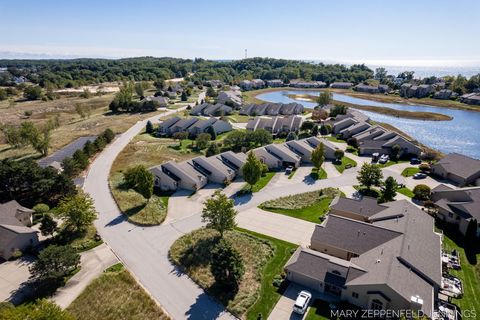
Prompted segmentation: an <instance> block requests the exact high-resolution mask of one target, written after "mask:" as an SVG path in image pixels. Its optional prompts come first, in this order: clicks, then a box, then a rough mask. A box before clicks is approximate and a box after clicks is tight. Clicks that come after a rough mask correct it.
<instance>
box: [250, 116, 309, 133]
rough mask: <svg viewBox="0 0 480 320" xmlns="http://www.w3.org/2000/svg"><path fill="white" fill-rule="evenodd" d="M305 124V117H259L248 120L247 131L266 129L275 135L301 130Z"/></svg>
mask: <svg viewBox="0 0 480 320" xmlns="http://www.w3.org/2000/svg"><path fill="white" fill-rule="evenodd" d="M302 123H303V117H300V116H287V117H281V116H276V117H271V118H270V117H264V116H258V117H255V118H253V119H250V120H248V123H247V126H246V129H247V130H252V131H253V130H258V129H265V130H267V131H269V132H271V133H273V134H278V133H279V132H290V131H296V130H299V129H300V127H301V125H302Z"/></svg>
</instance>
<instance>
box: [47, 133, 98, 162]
mask: <svg viewBox="0 0 480 320" xmlns="http://www.w3.org/2000/svg"><path fill="white" fill-rule="evenodd" d="M96 138H97V136H87V137H80V138H78V139H76V140H74V141H73V142H71V143H69V144H67V145H66V146H65V147H63V148H62V149H60V150H58V151H56V152H54V153H52V154H51V155H49V156H48V157H45V158H42V159H40V160H38V165H39V166H40V167H42V168H46V167H53V168H55V169H57V170H61V169H62V167H61V164H62V161H63V160H64V159H65V158H67V157H72V156H73V154H74V153H75V151H77V150H78V149H83V147H84V146H85V143H87V141H90V142H93V141H94V140H95V139H96Z"/></svg>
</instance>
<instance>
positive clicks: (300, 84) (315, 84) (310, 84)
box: [289, 80, 327, 88]
mask: <svg viewBox="0 0 480 320" xmlns="http://www.w3.org/2000/svg"><path fill="white" fill-rule="evenodd" d="M289 85H290V87H294V88H325V87H326V86H327V84H326V83H325V82H323V81H298V80H291V81H290V84H289Z"/></svg>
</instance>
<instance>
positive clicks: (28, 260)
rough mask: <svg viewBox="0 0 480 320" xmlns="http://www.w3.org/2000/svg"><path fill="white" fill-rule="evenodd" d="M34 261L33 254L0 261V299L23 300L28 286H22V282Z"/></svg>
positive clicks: (16, 301)
mask: <svg viewBox="0 0 480 320" xmlns="http://www.w3.org/2000/svg"><path fill="white" fill-rule="evenodd" d="M34 261H35V258H34V257H33V256H28V255H25V256H23V257H21V258H19V259H17V260H13V261H5V262H3V263H0V301H11V302H12V303H19V302H21V301H22V300H23V297H24V295H25V294H27V293H28V288H27V287H22V284H24V283H26V282H27V281H28V280H29V278H30V271H29V267H30V266H31V265H32V264H33V262H34ZM19 289H21V290H19Z"/></svg>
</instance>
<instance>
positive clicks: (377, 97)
mask: <svg viewBox="0 0 480 320" xmlns="http://www.w3.org/2000/svg"><path fill="white" fill-rule="evenodd" d="M282 90H291V91H315V92H319V91H330V92H334V93H339V94H345V95H348V96H351V97H354V98H360V99H365V100H371V101H376V102H384V103H396V104H408V105H413V106H414V105H417V104H419V105H427V106H432V107H438V108H447V109H456V110H465V111H474V112H480V107H479V106H475V105H469V104H465V103H461V102H458V101H453V100H439V99H433V98H421V99H418V98H409V99H406V98H402V97H400V96H394V95H383V94H371V93H363V92H356V91H353V90H350V89H332V88H293V87H278V88H265V89H259V90H252V91H244V92H242V97H244V100H246V101H247V102H249V103H263V102H265V101H263V100H260V99H258V98H256V96H258V95H260V94H263V93H268V92H274V91H282Z"/></svg>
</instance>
